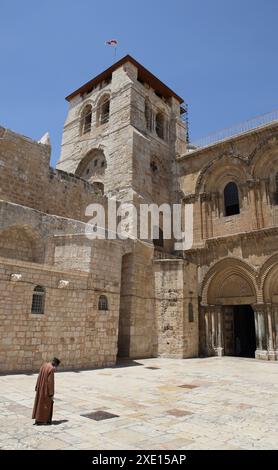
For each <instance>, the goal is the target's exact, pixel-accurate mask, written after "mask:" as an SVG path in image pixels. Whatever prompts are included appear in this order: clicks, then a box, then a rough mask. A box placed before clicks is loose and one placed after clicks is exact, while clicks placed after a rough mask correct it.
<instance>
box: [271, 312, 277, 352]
mask: <svg viewBox="0 0 278 470" xmlns="http://www.w3.org/2000/svg"><path fill="white" fill-rule="evenodd" d="M272 319H273V336H274V349H275V359H276V361H278V304H272Z"/></svg>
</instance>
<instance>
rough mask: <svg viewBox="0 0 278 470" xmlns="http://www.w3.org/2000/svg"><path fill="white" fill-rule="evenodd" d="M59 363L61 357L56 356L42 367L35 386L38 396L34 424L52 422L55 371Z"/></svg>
mask: <svg viewBox="0 0 278 470" xmlns="http://www.w3.org/2000/svg"><path fill="white" fill-rule="evenodd" d="M59 364H60V361H59V359H57V357H54V359H53V360H52V362H47V363H45V364H43V365H42V367H41V368H40V372H39V376H38V379H37V383H36V387H35V390H36V397H35V403H34V408H33V415H32V419H35V420H36V421H35V423H34V424H38V425H39V424H51V422H52V414H53V398H54V372H55V370H56V368H57V367H58V365H59Z"/></svg>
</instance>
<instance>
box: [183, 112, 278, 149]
mask: <svg viewBox="0 0 278 470" xmlns="http://www.w3.org/2000/svg"><path fill="white" fill-rule="evenodd" d="M274 124H278V109H275V110H274V111H271V112H269V113H265V114H261V115H260V116H255V117H253V118H251V119H248V120H247V121H244V122H241V123H239V124H236V125H234V126H232V127H228V128H225V129H222V130H221V131H218V132H215V133H212V134H209V135H207V136H205V137H202V138H201V139H198V140H194V141H193V142H190V152H192V151H197V150H201V149H203V148H205V147H210V146H213V145H216V144H218V143H220V142H224V141H226V140H230V139H232V138H235V137H239V136H241V135H245V134H247V133H250V132H252V131H255V130H260V129H263V128H265V127H268V126H271V125H274Z"/></svg>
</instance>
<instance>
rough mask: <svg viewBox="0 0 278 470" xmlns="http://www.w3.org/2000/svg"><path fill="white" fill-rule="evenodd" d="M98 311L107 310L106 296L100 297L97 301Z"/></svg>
mask: <svg viewBox="0 0 278 470" xmlns="http://www.w3.org/2000/svg"><path fill="white" fill-rule="evenodd" d="M98 309H99V310H108V299H107V297H106V295H100V296H99V299H98Z"/></svg>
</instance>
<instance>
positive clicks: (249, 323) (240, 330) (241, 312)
mask: <svg viewBox="0 0 278 470" xmlns="http://www.w3.org/2000/svg"><path fill="white" fill-rule="evenodd" d="M233 312H234V315H233V317H234V355H235V356H239V357H255V351H256V331H255V319H254V311H253V309H252V307H251V305H237V306H235V307H233Z"/></svg>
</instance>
